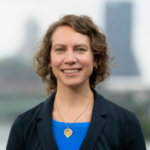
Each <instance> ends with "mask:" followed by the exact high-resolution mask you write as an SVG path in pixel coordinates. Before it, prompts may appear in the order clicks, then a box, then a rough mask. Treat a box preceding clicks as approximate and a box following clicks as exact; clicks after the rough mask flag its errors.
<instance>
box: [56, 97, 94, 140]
mask: <svg viewBox="0 0 150 150" xmlns="http://www.w3.org/2000/svg"><path fill="white" fill-rule="evenodd" d="M92 97H93V95H92ZM92 97H91V99H92ZM91 99H90V101H89V103H88V105H87V106H86V108H85V109H84V110H83V112H82V113H81V114H80V115H79V117H80V116H81V115H82V114H83V113H84V111H85V110H86V109H87V107H88V106H89V104H90V102H91ZM55 103H56V102H55ZM56 107H57V110H58V114H59V116H60V117H61V119H62V120H63V122H64V123H65V125H66V126H67V129H65V130H64V134H65V136H66V137H67V138H69V137H70V136H71V135H72V134H73V131H72V130H71V129H70V128H69V127H70V126H71V125H72V124H73V123H75V121H76V120H77V119H78V118H79V117H78V118H77V119H75V121H74V122H73V123H72V124H70V125H69V126H68V125H67V124H66V122H65V121H64V119H63V118H62V116H61V115H60V113H59V109H58V106H57V103H56Z"/></svg>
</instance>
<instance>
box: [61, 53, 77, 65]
mask: <svg viewBox="0 0 150 150" xmlns="http://www.w3.org/2000/svg"><path fill="white" fill-rule="evenodd" d="M76 61H77V59H76V56H75V54H74V51H72V50H70V51H67V54H66V58H65V61H64V63H66V64H74V63H76Z"/></svg>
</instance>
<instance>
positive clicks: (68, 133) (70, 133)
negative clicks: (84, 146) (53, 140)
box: [64, 127, 73, 138]
mask: <svg viewBox="0 0 150 150" xmlns="http://www.w3.org/2000/svg"><path fill="white" fill-rule="evenodd" d="M72 133H73V132H72V130H71V129H70V128H69V127H67V129H65V130H64V134H65V136H66V137H67V138H68V137H70V136H71V135H72Z"/></svg>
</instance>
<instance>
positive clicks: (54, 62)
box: [51, 55, 62, 68]
mask: <svg viewBox="0 0 150 150" xmlns="http://www.w3.org/2000/svg"><path fill="white" fill-rule="evenodd" d="M51 62H52V67H53V68H55V67H57V68H58V67H59V66H60V65H61V63H62V59H61V58H60V57H58V56H55V55H52V57H51Z"/></svg>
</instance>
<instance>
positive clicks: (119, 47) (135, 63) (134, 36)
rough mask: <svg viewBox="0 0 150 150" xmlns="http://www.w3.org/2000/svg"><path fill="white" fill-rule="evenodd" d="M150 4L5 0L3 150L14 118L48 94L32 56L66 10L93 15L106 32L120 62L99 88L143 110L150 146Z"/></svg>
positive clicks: (0, 8)
mask: <svg viewBox="0 0 150 150" xmlns="http://www.w3.org/2000/svg"><path fill="white" fill-rule="evenodd" d="M149 8H150V1H149V0H142V1H141V0H93V1H92V0H71V2H70V0H63V1H61V0H55V1H54V0H30V1H29V0H0V21H1V23H0V150H4V149H5V147H6V143H7V140H8V135H9V132H10V128H11V125H12V123H13V121H14V119H15V118H16V117H17V116H18V115H19V114H21V113H23V112H25V111H27V110H28V109H30V108H32V107H34V106H35V105H37V104H39V103H40V102H42V101H44V100H45V99H46V98H47V96H46V94H45V92H44V85H43V83H42V82H41V79H40V78H39V77H38V75H37V74H36V73H34V72H32V70H31V68H30V61H31V59H32V57H33V55H34V53H35V51H36V49H37V47H38V41H39V40H40V38H42V37H43V35H44V33H45V32H46V30H47V28H48V26H49V25H50V24H51V23H52V22H54V21H57V20H58V19H59V18H60V16H61V15H63V14H76V15H88V16H90V17H92V19H93V21H94V22H95V24H97V25H98V26H99V27H100V28H101V29H102V30H103V32H104V33H105V34H106V39H107V42H108V45H109V47H110V50H111V52H113V53H114V54H115V59H114V61H113V63H114V64H116V67H113V68H112V71H111V76H110V78H108V79H107V80H106V81H104V82H103V83H100V84H99V85H97V87H96V90H97V91H98V92H99V93H100V94H102V95H103V96H104V97H105V98H107V99H109V100H111V101H112V102H114V103H116V104H118V105H120V106H122V107H124V108H126V109H128V110H130V111H132V112H134V113H135V114H136V115H137V117H138V119H139V121H140V124H141V127H142V131H143V133H144V137H145V141H146V145H147V149H148V150H150V69H149V65H150V57H149V56H150V45H149V40H150V9H149ZM110 55H112V54H111V53H110Z"/></svg>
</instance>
